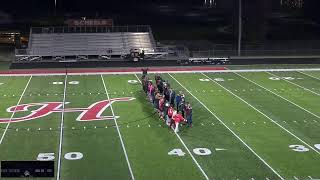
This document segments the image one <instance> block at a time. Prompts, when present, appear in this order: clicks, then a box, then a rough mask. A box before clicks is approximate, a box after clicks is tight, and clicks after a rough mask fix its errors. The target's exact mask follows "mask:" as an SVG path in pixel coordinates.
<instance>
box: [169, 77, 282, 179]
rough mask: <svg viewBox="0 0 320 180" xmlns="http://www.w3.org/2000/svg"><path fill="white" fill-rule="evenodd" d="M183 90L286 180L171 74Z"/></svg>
mask: <svg viewBox="0 0 320 180" xmlns="http://www.w3.org/2000/svg"><path fill="white" fill-rule="evenodd" d="M169 76H171V78H172V79H174V80H175V81H176V82H177V83H178V84H179V85H180V86H181V87H182V88H184V89H185V90H186V91H187V92H188V93H189V94H190V95H191V96H192V97H194V98H195V99H196V100H197V101H198V102H199V103H200V104H201V105H202V106H203V107H204V108H205V109H206V110H207V111H209V112H210V113H211V114H212V115H213V116H214V117H215V118H216V119H217V120H218V121H219V122H220V123H221V124H222V125H224V127H226V128H227V129H228V130H229V131H230V132H231V133H232V134H233V135H234V136H235V137H236V138H237V139H238V140H239V141H241V142H242V144H244V145H245V146H246V147H247V148H248V149H249V150H250V151H251V152H252V153H253V154H254V155H255V156H256V157H257V158H259V159H260V160H261V161H262V162H263V163H264V164H265V165H266V166H267V167H268V168H269V169H270V170H271V171H272V172H273V173H275V174H276V175H277V176H278V177H279V178H280V179H282V180H283V179H284V178H283V177H281V175H280V174H279V173H278V172H277V171H275V170H274V169H273V168H272V167H271V166H270V165H269V164H268V163H267V162H266V161H265V160H264V159H262V158H261V157H260V156H259V155H258V154H257V153H256V152H255V151H254V150H253V149H252V148H251V147H250V146H249V145H247V143H245V142H244V141H243V140H242V139H241V138H240V137H239V136H238V135H237V134H236V133H235V132H234V131H232V129H230V128H229V127H228V126H227V125H226V124H225V123H224V122H223V121H222V120H221V119H220V118H219V117H218V116H217V115H216V114H214V113H213V112H212V111H211V110H210V109H209V108H208V107H207V106H206V105H205V104H203V102H201V101H200V100H199V99H198V98H197V97H196V96H195V95H193V94H192V93H191V92H190V91H189V90H188V89H187V88H186V87H184V86H183V85H182V84H181V83H180V82H179V81H178V80H177V79H176V78H175V77H173V76H172V75H171V74H169Z"/></svg>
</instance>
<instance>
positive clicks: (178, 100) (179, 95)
mask: <svg viewBox="0 0 320 180" xmlns="http://www.w3.org/2000/svg"><path fill="white" fill-rule="evenodd" d="M181 96H182V91H179V94H178V95H177V96H176V103H177V111H178V112H179V104H180V102H181V98H182V97H181Z"/></svg>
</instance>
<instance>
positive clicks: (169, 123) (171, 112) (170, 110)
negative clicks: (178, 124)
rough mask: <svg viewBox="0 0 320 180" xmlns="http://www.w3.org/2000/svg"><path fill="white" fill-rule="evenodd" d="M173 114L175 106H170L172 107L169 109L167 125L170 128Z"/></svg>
mask: <svg viewBox="0 0 320 180" xmlns="http://www.w3.org/2000/svg"><path fill="white" fill-rule="evenodd" d="M173 112H174V109H173V105H170V107H169V108H168V111H167V115H168V117H167V121H166V123H167V125H168V126H169V125H170V128H171V118H172V116H173Z"/></svg>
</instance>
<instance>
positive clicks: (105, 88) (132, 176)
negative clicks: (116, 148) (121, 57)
mask: <svg viewBox="0 0 320 180" xmlns="http://www.w3.org/2000/svg"><path fill="white" fill-rule="evenodd" d="M100 76H101V80H102V83H103V87H104V90H105V92H106V95H107V97H108V101H110V97H109V93H108V90H107V87H106V84H105V82H104V79H103V76H102V74H101V75H100ZM110 109H111V113H112V117H113V119H114V123H115V124H116V128H117V131H118V134H119V138H120V142H121V145H122V149H123V152H124V155H125V157H126V160H127V164H128V168H129V171H130V174H131V178H132V180H134V179H135V178H134V175H133V172H132V168H131V165H130V162H129V158H128V154H127V151H126V148H125V146H124V143H123V140H122V136H121V133H120V130H119V126H118V123H117V118H115V115H114V111H113V108H112V103H110ZM106 127H107V126H106Z"/></svg>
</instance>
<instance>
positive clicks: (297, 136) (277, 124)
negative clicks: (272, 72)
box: [202, 73, 320, 154]
mask: <svg viewBox="0 0 320 180" xmlns="http://www.w3.org/2000/svg"><path fill="white" fill-rule="evenodd" d="M202 75H203V76H205V77H207V78H208V79H210V80H211V81H212V82H214V83H215V84H217V85H219V86H220V87H222V88H223V89H224V90H226V91H228V92H229V93H230V94H232V95H233V96H235V97H237V98H238V99H240V100H241V101H242V102H244V103H246V104H247V105H248V106H250V107H251V108H252V109H254V110H256V111H257V112H259V113H260V114H261V115H263V116H264V117H266V118H267V119H269V120H270V121H271V122H273V123H275V124H276V125H278V126H279V127H280V128H281V129H283V130H285V131H286V132H287V133H289V134H290V135H291V136H293V137H295V138H296V139H298V140H299V141H300V142H302V143H303V144H305V145H306V146H308V147H309V148H310V149H312V150H314V151H315V152H316V153H317V154H320V152H319V151H317V150H316V149H315V148H313V147H312V146H311V145H309V144H308V143H306V142H305V141H303V140H302V139H300V138H299V137H298V136H296V135H295V134H293V133H292V132H290V131H289V130H287V129H286V128H284V127H283V126H281V125H280V124H279V123H277V122H276V121H274V120H273V119H271V118H270V117H269V116H267V115H266V114H264V113H263V112H261V111H260V110H259V109H257V108H255V107H254V106H252V105H251V104H250V103H248V102H247V101H246V100H244V99H242V98H241V97H239V96H238V95H236V94H234V93H233V92H231V91H230V90H229V89H227V88H225V87H224V86H222V85H221V84H219V83H218V82H216V81H215V80H213V79H212V78H210V77H209V76H207V75H206V74H203V73H202Z"/></svg>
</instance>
